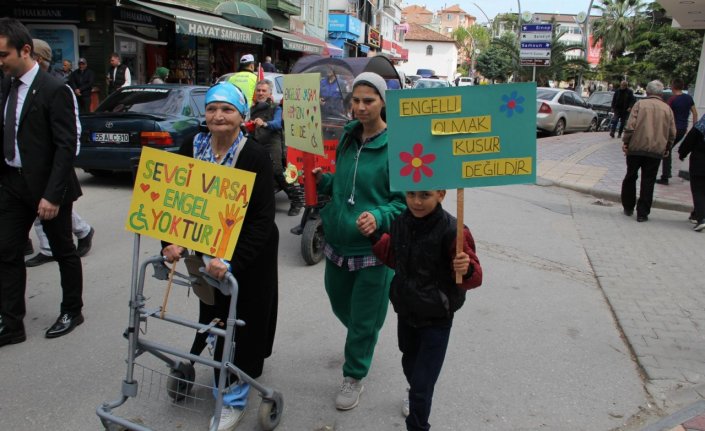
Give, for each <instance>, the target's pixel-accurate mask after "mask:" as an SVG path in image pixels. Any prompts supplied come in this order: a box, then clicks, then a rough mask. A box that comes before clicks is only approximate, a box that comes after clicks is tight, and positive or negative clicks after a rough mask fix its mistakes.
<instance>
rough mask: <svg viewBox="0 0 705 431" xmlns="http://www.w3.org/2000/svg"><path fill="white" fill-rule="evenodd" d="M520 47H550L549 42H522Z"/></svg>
mask: <svg viewBox="0 0 705 431" xmlns="http://www.w3.org/2000/svg"><path fill="white" fill-rule="evenodd" d="M521 49H551V42H522V43H521Z"/></svg>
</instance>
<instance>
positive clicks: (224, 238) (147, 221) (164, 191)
mask: <svg viewBox="0 0 705 431" xmlns="http://www.w3.org/2000/svg"><path fill="white" fill-rule="evenodd" d="M254 182H255V174H254V173H252V172H247V171H243V170H240V169H234V168H228V167H225V166H220V165H216V164H213V163H208V162H204V161H201V160H195V159H193V158H190V157H185V156H181V155H178V154H172V153H169V152H167V151H163V150H157V149H154V148H150V147H144V148H143V149H142V154H141V156H140V164H139V167H138V169H137V175H136V176H135V188H134V190H133V191H132V202H131V203H130V212H129V214H128V216H127V220H126V221H125V228H126V229H127V230H129V231H132V232H135V233H138V234H140V235H147V236H150V237H152V238H156V239H160V240H163V241H167V242H169V243H172V244H178V245H180V246H182V247H185V248H188V249H191V250H196V251H200V252H202V253H205V254H207V255H210V256H217V257H224V258H230V257H231V256H232V255H233V251H234V250H235V244H236V243H237V238H238V236H239V235H240V230H241V229H242V221H243V220H244V218H245V212H246V211H247V204H248V203H249V201H250V195H251V193H252V186H253V184H254Z"/></svg>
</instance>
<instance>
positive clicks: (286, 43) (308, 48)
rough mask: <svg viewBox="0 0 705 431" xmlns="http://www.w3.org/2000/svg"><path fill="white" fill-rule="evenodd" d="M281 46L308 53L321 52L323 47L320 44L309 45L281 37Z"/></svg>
mask: <svg viewBox="0 0 705 431" xmlns="http://www.w3.org/2000/svg"><path fill="white" fill-rule="evenodd" d="M282 48H284V49H288V50H290V51H300V52H307V53H309V54H320V53H321V52H323V47H321V46H316V45H309V44H307V43H301V42H294V41H291V40H286V39H282Z"/></svg>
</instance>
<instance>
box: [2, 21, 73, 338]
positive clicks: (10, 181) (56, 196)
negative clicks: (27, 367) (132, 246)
mask: <svg viewBox="0 0 705 431" xmlns="http://www.w3.org/2000/svg"><path fill="white" fill-rule="evenodd" d="M32 51H33V43H32V38H31V36H30V34H29V31H27V28H26V27H25V26H24V25H22V24H21V23H20V22H19V21H17V20H15V19H12V18H0V67H1V68H2V69H3V72H4V74H5V78H4V79H3V81H2V94H3V98H2V101H1V102H0V113H2V114H3V121H2V127H1V128H0V132H1V133H0V136H2V137H3V138H2V140H3V159H2V160H1V161H0V320H1V321H0V346H4V345H6V344H15V343H21V342H23V341H25V339H26V335H25V330H24V324H23V318H24V316H25V313H26V311H25V298H24V297H25V289H26V281H27V273H26V268H25V265H24V257H23V250H24V246H25V244H26V243H27V238H28V235H29V231H30V229H31V227H32V222H33V220H34V219H35V217H37V216H39V218H40V219H41V220H42V224H43V226H44V231H45V233H46V234H47V237H48V238H49V243H50V245H51V251H52V253H53V255H54V257H55V259H56V261H57V262H58V263H59V270H60V273H61V288H62V293H63V299H62V302H61V312H60V316H59V318H58V319H57V320H56V322H55V323H54V324H53V325H52V326H51V327H50V328H49V329H48V330H47V331H46V334H45V335H46V337H47V338H55V337H60V336H62V335H65V334H67V333H69V332H71V331H72V330H73V329H74V328H75V327H76V326H78V325H80V324H81V323H83V315H82V314H81V309H82V308H83V301H82V292H83V273H82V269H81V259H80V258H79V257H78V254H77V252H76V247H75V245H74V243H73V239H72V237H71V210H72V208H73V202H74V201H75V200H76V199H78V197H79V196H81V186H80V185H79V183H78V178H77V177H76V173H75V171H74V167H73V163H74V160H75V157H76V146H77V138H78V127H77V123H76V113H75V108H74V104H73V96H72V94H71V89H70V88H69V87H68V86H66V85H64V84H63V83H62V82H61V81H60V80H58V79H56V78H54V77H52V76H50V75H49V74H48V73H46V72H44V71H42V70H40V68H39V65H38V64H37V62H36V61H35V60H34V58H33V56H32Z"/></svg>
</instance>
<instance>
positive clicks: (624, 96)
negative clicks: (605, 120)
mask: <svg viewBox="0 0 705 431" xmlns="http://www.w3.org/2000/svg"><path fill="white" fill-rule="evenodd" d="M635 102H636V98H635V97H634V92H633V91H632V89H631V88H629V83H628V82H627V81H622V83H621V84H619V88H618V89H617V91H615V92H614V95H613V96H612V111H613V112H614V117H612V127H611V130H610V138H614V132H615V131H616V130H617V123H619V135H618V136H617V137H619V138H621V137H622V132H623V131H624V125H625V124H627V118H629V111H631V110H632V106H633V105H634V103H635Z"/></svg>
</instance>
